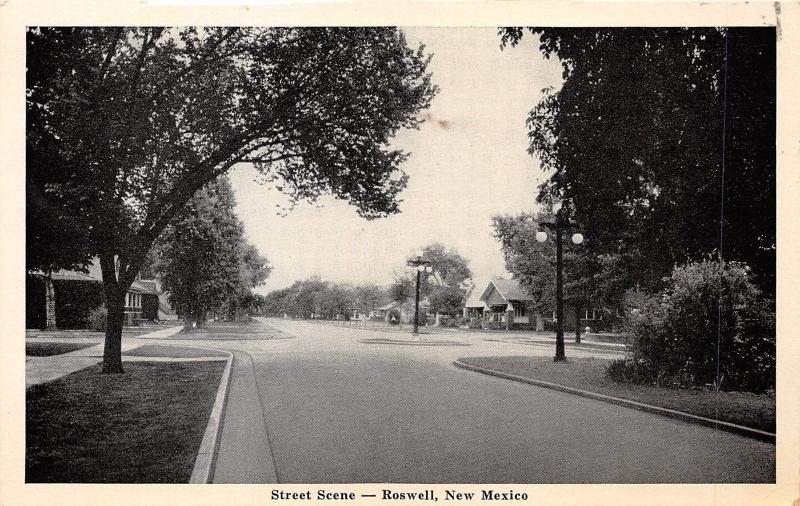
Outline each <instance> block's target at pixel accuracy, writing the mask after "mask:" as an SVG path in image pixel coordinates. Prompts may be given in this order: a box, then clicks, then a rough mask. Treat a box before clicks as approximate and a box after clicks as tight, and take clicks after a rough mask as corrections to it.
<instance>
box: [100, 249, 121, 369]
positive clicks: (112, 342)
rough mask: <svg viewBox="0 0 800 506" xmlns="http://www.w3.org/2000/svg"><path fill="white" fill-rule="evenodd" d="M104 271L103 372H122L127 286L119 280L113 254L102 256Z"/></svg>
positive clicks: (102, 268)
mask: <svg viewBox="0 0 800 506" xmlns="http://www.w3.org/2000/svg"><path fill="white" fill-rule="evenodd" d="M100 268H101V270H102V272H103V292H104V293H105V298H106V301H105V302H106V311H107V314H106V341H105V346H104V348H103V373H104V374H122V373H124V372H125V371H124V370H123V368H122V323H123V320H124V318H125V306H124V300H125V292H127V291H128V287H127V286H123V285H124V283H122V284H120V283H119V282H118V281H117V267H116V261H115V259H114V256H113V255H101V256H100Z"/></svg>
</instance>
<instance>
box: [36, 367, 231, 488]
mask: <svg viewBox="0 0 800 506" xmlns="http://www.w3.org/2000/svg"><path fill="white" fill-rule="evenodd" d="M224 367H225V364H224V362H180V363H170V362H159V363H155V362H136V363H127V364H125V371H126V372H125V374H121V375H116V374H114V375H106V374H101V373H100V366H99V365H98V366H95V367H91V368H89V369H85V370H83V371H80V372H77V373H74V374H70V375H69V376H66V377H64V378H61V379H59V380H56V381H52V382H49V383H45V384H42V385H36V386H33V387H31V388H29V389H28V390H27V392H26V422H27V423H26V455H25V479H26V482H28V483H43V482H49V483H187V482H188V481H189V477H190V476H191V473H192V468H193V466H194V461H195V457H196V456H197V451H198V448H199V447H200V442H201V440H202V438H203V433H204V431H205V428H206V424H207V423H208V417H209V414H210V412H211V408H212V405H213V403H214V399H215V396H216V393H217V388H218V386H219V381H220V377H221V374H222V371H223V369H224Z"/></svg>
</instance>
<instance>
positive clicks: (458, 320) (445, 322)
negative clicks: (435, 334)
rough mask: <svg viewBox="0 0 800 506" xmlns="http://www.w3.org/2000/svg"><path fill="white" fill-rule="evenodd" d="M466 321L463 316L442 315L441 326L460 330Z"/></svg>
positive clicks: (440, 318)
mask: <svg viewBox="0 0 800 506" xmlns="http://www.w3.org/2000/svg"><path fill="white" fill-rule="evenodd" d="M464 324H465V321H464V318H462V317H461V316H450V315H441V316H440V317H439V325H440V326H442V327H447V328H459V327H462V326H464Z"/></svg>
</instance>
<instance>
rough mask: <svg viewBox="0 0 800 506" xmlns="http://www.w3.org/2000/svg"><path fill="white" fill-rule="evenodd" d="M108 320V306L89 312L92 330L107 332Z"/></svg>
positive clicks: (89, 322) (88, 319)
mask: <svg viewBox="0 0 800 506" xmlns="http://www.w3.org/2000/svg"><path fill="white" fill-rule="evenodd" d="M107 319H108V310H106V306H105V304H103V305H101V306H98V307H96V308H94V309H92V310H91V311H89V316H88V318H87V322H88V324H89V328H90V329H92V330H98V331H103V332H105V330H106V320H107Z"/></svg>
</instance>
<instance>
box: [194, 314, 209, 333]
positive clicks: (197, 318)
mask: <svg viewBox="0 0 800 506" xmlns="http://www.w3.org/2000/svg"><path fill="white" fill-rule="evenodd" d="M194 323H195V327H196V328H198V329H199V328H203V327H205V326H206V310H205V309H197V310H196V311H195V312H194Z"/></svg>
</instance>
